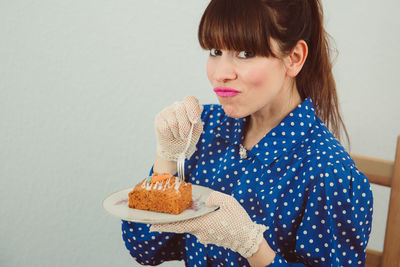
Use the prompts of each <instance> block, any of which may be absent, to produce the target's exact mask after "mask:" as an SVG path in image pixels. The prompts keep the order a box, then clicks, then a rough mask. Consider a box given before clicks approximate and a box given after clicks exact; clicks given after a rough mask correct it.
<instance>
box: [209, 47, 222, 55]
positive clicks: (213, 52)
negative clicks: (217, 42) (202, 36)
mask: <svg viewBox="0 0 400 267" xmlns="http://www.w3.org/2000/svg"><path fill="white" fill-rule="evenodd" d="M220 55H222V51H221V50H218V49H215V48H211V50H210V56H212V57H216V56H220Z"/></svg>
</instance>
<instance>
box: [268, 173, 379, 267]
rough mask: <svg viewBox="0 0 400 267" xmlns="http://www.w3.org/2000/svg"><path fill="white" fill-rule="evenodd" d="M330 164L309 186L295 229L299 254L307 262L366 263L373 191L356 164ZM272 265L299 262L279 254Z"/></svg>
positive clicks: (323, 264) (309, 264)
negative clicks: (317, 179) (337, 165)
mask: <svg viewBox="0 0 400 267" xmlns="http://www.w3.org/2000/svg"><path fill="white" fill-rule="evenodd" d="M347 169H348V170H346V169H345V167H343V166H342V167H341V168H331V169H329V170H327V171H326V172H325V173H322V174H321V175H320V178H321V179H319V181H318V182H317V183H316V184H315V185H314V186H313V187H312V188H310V190H309V192H308V196H307V200H306V203H305V209H304V215H303V217H302V221H301V223H300V225H299V228H298V231H297V233H296V256H297V258H298V261H299V262H302V263H304V264H305V265H306V266H321V265H322V266H354V265H360V266H364V264H365V256H366V254H365V251H366V247H367V242H368V239H369V234H370V231H371V222H372V204H373V201H372V192H371V190H370V184H369V182H368V180H367V178H366V177H365V176H364V175H363V174H362V173H361V172H359V171H358V170H357V169H356V167H355V166H354V165H353V166H350V167H347ZM270 266H298V265H291V264H289V263H287V262H286V261H285V260H284V259H283V258H282V257H280V256H279V255H277V257H276V258H275V260H274V262H273V263H272V264H271V265H270Z"/></svg>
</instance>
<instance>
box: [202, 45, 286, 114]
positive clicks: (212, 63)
mask: <svg viewBox="0 0 400 267" xmlns="http://www.w3.org/2000/svg"><path fill="white" fill-rule="evenodd" d="M284 62H285V59H279V58H275V57H272V56H270V57H259V56H252V55H251V54H249V53H247V52H244V51H242V52H237V51H230V50H215V49H211V50H210V56H209V58H208V61H207V76H208V79H209V80H210V82H211V84H212V86H213V87H214V91H215V93H216V94H217V97H218V100H219V102H220V103H221V105H222V107H223V109H224V111H225V113H226V114H227V115H228V116H229V117H232V118H243V117H246V116H248V115H251V114H256V113H260V112H261V113H263V111H267V112H274V110H276V109H278V110H279V109H280V108H281V104H282V103H284V101H287V100H288V98H290V95H291V89H292V88H291V85H292V84H293V83H291V82H293V81H291V78H289V77H287V75H286V67H285V64H284Z"/></svg>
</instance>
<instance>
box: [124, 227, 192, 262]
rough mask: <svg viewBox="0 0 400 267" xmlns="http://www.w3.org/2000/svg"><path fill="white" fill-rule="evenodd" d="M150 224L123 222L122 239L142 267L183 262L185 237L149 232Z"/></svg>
mask: <svg viewBox="0 0 400 267" xmlns="http://www.w3.org/2000/svg"><path fill="white" fill-rule="evenodd" d="M149 230H150V224H141V223H133V222H127V221H122V237H123V239H124V242H125V246H126V248H127V249H128V250H129V253H130V254H131V256H132V257H133V259H134V260H136V261H137V262H138V263H140V264H142V265H158V264H161V263H162V262H164V261H172V260H182V259H183V252H184V246H185V241H184V235H183V234H170V233H165V234H164V233H158V232H149Z"/></svg>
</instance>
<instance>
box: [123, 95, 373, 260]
mask: <svg viewBox="0 0 400 267" xmlns="http://www.w3.org/2000/svg"><path fill="white" fill-rule="evenodd" d="M202 120H203V122H204V132H203V134H202V136H201V137H200V141H199V143H198V144H197V150H196V152H195V154H193V156H192V157H191V158H190V160H188V161H187V163H186V169H185V174H186V180H187V181H189V182H191V183H193V184H197V185H202V186H207V187H209V188H212V189H213V190H217V191H221V192H223V193H226V194H230V195H232V196H234V197H235V198H236V199H237V200H238V201H239V203H240V204H241V205H242V206H243V207H244V208H245V209H246V211H247V213H248V214H249V216H250V217H251V218H252V219H253V221H255V222H257V223H259V224H264V225H265V226H266V227H267V230H266V231H265V232H264V237H265V239H266V240H267V242H268V244H269V245H270V246H271V248H272V249H274V250H275V251H276V252H277V254H276V257H275V259H274V261H273V263H272V264H271V265H270V266H359V265H361V266H364V264H365V249H366V246H367V242H368V238H369V234H370V231H371V220H372V204H373V202H372V193H371V190H370V184H369V182H368V180H367V178H366V177H365V176H364V175H363V174H362V173H361V172H360V171H358V170H357V167H356V166H355V165H354V162H353V160H352V159H351V158H350V156H349V155H348V153H347V152H346V151H345V149H344V148H343V147H342V146H341V144H340V143H339V142H338V141H337V140H336V139H335V137H334V136H333V135H332V134H331V133H330V132H329V130H328V129H327V128H326V126H325V125H324V124H323V123H322V121H321V120H320V119H319V118H318V117H316V114H315V110H314V106H313V104H312V101H311V100H310V99H306V100H305V101H304V102H303V103H301V104H300V105H299V106H298V107H297V108H296V109H294V110H293V111H292V112H291V113H290V114H289V115H288V116H287V117H286V118H285V119H284V120H283V121H282V122H281V123H280V124H279V125H277V126H276V127H275V128H274V129H272V130H271V131H270V132H269V133H268V134H267V135H266V136H265V137H264V138H263V139H262V140H261V141H260V142H259V143H258V144H256V145H255V146H254V147H253V148H252V149H251V150H249V151H246V150H243V149H241V147H240V144H241V141H242V140H243V138H244V136H243V129H244V124H245V123H246V118H242V119H233V118H230V117H228V116H226V115H225V113H224V111H223V109H222V108H221V106H220V105H205V106H204V111H203V113H202ZM149 227H150V225H146V224H138V223H132V222H126V221H122V235H123V239H124V241H125V245H126V247H127V248H128V250H129V252H130V254H131V255H132V257H133V258H134V259H135V260H136V261H137V262H139V263H140V264H145V265H157V264H160V263H162V262H164V261H170V260H184V262H185V265H186V266H249V263H248V261H247V260H246V259H245V258H243V257H241V256H240V254H238V253H236V252H233V251H231V250H229V249H224V248H222V247H218V246H214V245H202V244H201V243H199V242H198V240H197V239H196V237H195V236H193V235H190V234H171V233H158V232H152V233H149Z"/></svg>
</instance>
